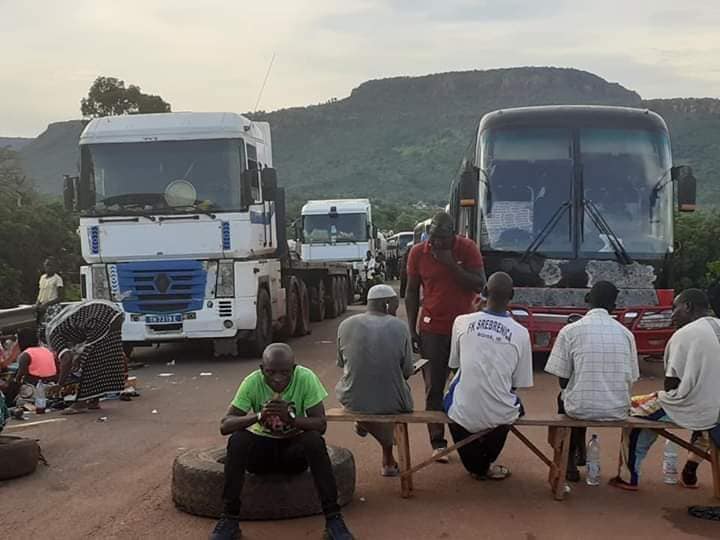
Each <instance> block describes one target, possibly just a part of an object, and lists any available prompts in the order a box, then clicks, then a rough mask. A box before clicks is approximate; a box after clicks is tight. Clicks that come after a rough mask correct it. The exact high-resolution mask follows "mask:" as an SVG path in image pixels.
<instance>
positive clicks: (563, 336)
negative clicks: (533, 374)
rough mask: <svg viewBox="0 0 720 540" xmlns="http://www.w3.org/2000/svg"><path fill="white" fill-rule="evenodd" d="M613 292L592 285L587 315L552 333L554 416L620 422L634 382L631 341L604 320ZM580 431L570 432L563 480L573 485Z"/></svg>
mask: <svg viewBox="0 0 720 540" xmlns="http://www.w3.org/2000/svg"><path fill="white" fill-rule="evenodd" d="M617 296H618V290H617V288H616V287H615V285H613V284H612V283H610V282H608V281H599V282H598V283H596V284H595V285H593V287H592V289H590V292H589V293H588V295H587V297H586V301H587V302H588V304H590V311H588V312H587V314H586V315H585V316H584V317H583V318H582V319H580V320H578V321H576V322H574V323H572V324H568V325H567V326H565V327H563V328H562V329H561V330H560V332H559V333H558V336H557V339H556V340H555V345H554V346H553V349H552V352H551V353H550V357H549V359H548V362H547V365H546V366H545V371H547V372H548V373H550V374H552V375H557V376H558V377H559V379H560V388H562V392H561V393H560V397H559V398H558V408H559V410H558V412H559V413H561V414H563V413H564V414H567V415H568V416H570V417H572V418H579V419H580V420H599V421H611V420H625V419H626V418H627V417H628V415H629V414H630V395H631V391H632V385H633V383H634V382H635V381H637V380H638V378H639V377H640V370H639V368H638V357H637V347H636V345H635V337H634V336H633V334H632V332H630V330H628V329H627V328H626V327H625V326H623V325H622V324H621V323H619V322H618V321H617V320H615V319H614V318H613V317H612V316H611V315H610V314H611V313H612V312H613V310H614V309H615V302H616V300H617ZM585 436H586V428H572V435H571V439H570V454H569V456H568V468H567V475H566V478H567V480H568V481H570V482H578V481H579V480H580V473H579V471H578V465H581V466H582V465H584V464H585Z"/></svg>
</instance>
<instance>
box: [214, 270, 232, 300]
mask: <svg viewBox="0 0 720 540" xmlns="http://www.w3.org/2000/svg"><path fill="white" fill-rule="evenodd" d="M215 296H216V297H218V298H233V297H234V296H235V261H220V263H219V264H218V271H217V286H216V288H215Z"/></svg>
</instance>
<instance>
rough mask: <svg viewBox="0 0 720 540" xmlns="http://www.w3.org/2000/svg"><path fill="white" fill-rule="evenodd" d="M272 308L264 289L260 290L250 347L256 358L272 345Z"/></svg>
mask: <svg viewBox="0 0 720 540" xmlns="http://www.w3.org/2000/svg"><path fill="white" fill-rule="evenodd" d="M272 337H273V336H272V306H271V305H270V295H269V294H268V292H267V290H266V289H260V292H259V293H258V298H257V324H256V326H255V331H254V332H253V337H252V338H251V342H250V347H251V350H252V353H253V354H254V355H255V356H256V357H260V356H262V354H263V352H264V351H265V347H267V346H268V345H270V343H272Z"/></svg>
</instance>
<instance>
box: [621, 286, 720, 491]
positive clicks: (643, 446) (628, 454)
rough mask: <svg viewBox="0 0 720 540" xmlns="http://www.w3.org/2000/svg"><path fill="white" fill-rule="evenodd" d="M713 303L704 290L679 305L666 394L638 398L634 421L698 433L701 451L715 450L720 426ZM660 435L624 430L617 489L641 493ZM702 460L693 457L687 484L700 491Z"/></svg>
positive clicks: (718, 325)
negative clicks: (714, 433)
mask: <svg viewBox="0 0 720 540" xmlns="http://www.w3.org/2000/svg"><path fill="white" fill-rule="evenodd" d="M708 309H709V303H708V298H707V296H706V295H705V293H704V292H703V291H701V290H699V289H687V290H685V291H683V292H681V293H680V294H679V295H678V296H677V297H675V301H674V302H673V312H672V320H673V324H674V325H675V326H676V327H677V328H678V330H677V332H675V333H674V334H673V336H672V337H671V338H670V340H669V341H668V344H667V346H666V347H665V383H664V390H661V391H659V392H655V393H653V394H650V395H646V396H636V397H633V398H632V402H631V404H632V414H633V416H642V417H645V418H647V419H649V420H656V421H660V422H673V423H675V424H677V425H679V426H681V427H683V428H685V429H688V430H691V431H692V432H693V436H692V442H693V443H694V444H695V445H696V446H697V447H698V448H701V449H703V450H704V449H707V448H708V447H709V445H710V439H709V436H708V431H709V430H713V429H717V425H718V423H719V421H720V392H719V391H718V388H720V361H718V359H720V320H718V319H717V318H715V317H711V316H709V314H708ZM657 436H658V434H657V433H656V432H655V431H653V430H648V429H624V430H623V435H622V451H621V463H620V466H619V470H618V475H617V476H616V477H615V478H612V479H611V480H610V484H611V485H612V486H615V487H618V488H620V489H625V490H628V491H637V489H638V485H639V481H640V468H641V466H642V462H643V460H644V459H645V456H646V455H647V453H648V450H650V447H651V446H652V445H653V443H654V442H655V440H656V439H657ZM700 461H701V458H700V457H699V456H697V455H694V454H692V453H691V454H690V456H689V458H688V462H687V463H686V465H685V467H684V469H683V471H682V475H681V478H682V484H683V485H685V486H686V487H695V486H696V485H697V468H698V464H699V463H700Z"/></svg>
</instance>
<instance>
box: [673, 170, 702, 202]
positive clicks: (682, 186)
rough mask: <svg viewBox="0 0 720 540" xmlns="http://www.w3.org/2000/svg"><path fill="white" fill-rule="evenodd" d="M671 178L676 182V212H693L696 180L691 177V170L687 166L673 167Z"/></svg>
mask: <svg viewBox="0 0 720 540" xmlns="http://www.w3.org/2000/svg"><path fill="white" fill-rule="evenodd" d="M671 176H672V179H673V180H674V181H675V182H677V196H678V210H679V211H680V212H694V211H695V206H696V196H697V180H695V176H693V171H692V168H690V167H687V166H680V167H673V168H672V170H671Z"/></svg>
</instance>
